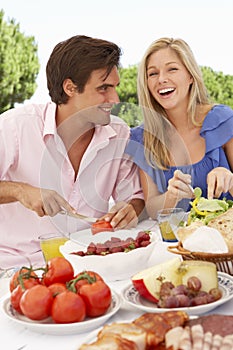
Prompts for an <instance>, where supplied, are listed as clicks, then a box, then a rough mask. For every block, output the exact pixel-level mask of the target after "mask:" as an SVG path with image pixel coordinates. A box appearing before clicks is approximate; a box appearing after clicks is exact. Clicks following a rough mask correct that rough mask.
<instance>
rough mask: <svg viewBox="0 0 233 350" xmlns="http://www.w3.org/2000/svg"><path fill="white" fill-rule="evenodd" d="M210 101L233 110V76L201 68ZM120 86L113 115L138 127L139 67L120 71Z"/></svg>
mask: <svg viewBox="0 0 233 350" xmlns="http://www.w3.org/2000/svg"><path fill="white" fill-rule="evenodd" d="M200 68H201V71H202V75H203V79H204V82H205V85H206V88H207V91H208V93H209V96H210V99H211V101H212V102H215V103H222V104H226V105H228V106H230V107H231V108H233V76H232V75H224V74H223V73H222V72H215V71H213V69H211V68H210V67H200ZM120 78H121V79H120V81H121V83H120V85H119V87H118V88H117V90H118V93H119V98H120V101H122V102H126V103H122V104H120V105H119V106H116V107H115V109H114V111H113V113H114V114H116V115H118V116H119V117H121V118H123V119H124V120H125V121H126V122H127V124H128V125H130V126H136V125H139V124H140V123H141V121H142V115H141V111H140V110H139V108H138V107H137V105H138V98H137V65H132V66H130V67H128V68H121V69H120Z"/></svg>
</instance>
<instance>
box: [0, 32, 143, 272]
mask: <svg viewBox="0 0 233 350" xmlns="http://www.w3.org/2000/svg"><path fill="white" fill-rule="evenodd" d="M120 54H121V52H120V49H119V47H118V46H117V45H115V44H114V43H111V42H108V41H105V40H100V39H94V38H90V37H86V36H74V37H72V38H70V39H68V40H66V41H64V42H61V43H59V44H58V45H56V46H55V48H54V50H53V52H52V54H51V56H50V58H49V60H48V63H47V67H46V74H47V85H48V90H49V94H50V97H51V100H52V102H49V103H47V104H46V105H26V106H23V107H20V108H16V109H12V110H10V111H7V112H5V113H4V114H3V115H2V116H1V117H0V159H1V162H0V180H1V181H0V237H1V238H0V268H7V267H8V268H9V267H14V266H21V265H24V264H26V263H28V262H30V263H31V264H35V265H36V264H37V265H38V264H42V263H43V257H42V253H41V250H40V247H39V241H38V236H39V235H40V234H43V233H47V232H56V231H59V232H62V233H63V234H67V235H68V234H69V233H71V232H74V231H78V230H80V229H83V228H87V227H89V226H88V224H87V223H86V222H85V221H80V220H77V219H74V218H72V217H69V216H68V215H61V214H60V213H61V212H64V211H66V212H71V213H72V212H74V211H77V212H79V213H80V214H83V215H87V216H92V217H96V218H102V217H103V218H104V219H105V220H106V221H110V222H111V224H112V226H113V227H114V228H115V229H120V228H129V227H132V226H135V225H136V224H137V221H138V216H139V214H140V213H141V211H142V209H143V207H144V200H143V195H142V191H141V187H140V183H139V178H138V172H137V171H138V170H137V168H136V166H135V165H134V164H133V163H132V162H131V161H130V159H129V157H128V156H127V155H125V154H124V149H125V146H126V143H127V140H128V138H129V128H128V126H127V125H126V124H125V123H124V122H123V121H122V120H121V119H119V118H117V117H114V116H111V115H110V112H111V109H112V107H113V105H114V104H115V103H118V102H119V98H118V95H117V92H116V87H117V86H118V84H119V75H118V67H119V60H120ZM110 198H113V200H114V201H115V205H114V206H113V207H112V208H111V209H110V210H109V200H110ZM106 213H107V214H106Z"/></svg>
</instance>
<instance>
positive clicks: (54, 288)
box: [48, 282, 67, 297]
mask: <svg viewBox="0 0 233 350" xmlns="http://www.w3.org/2000/svg"><path fill="white" fill-rule="evenodd" d="M48 289H49V290H50V291H51V292H52V294H53V297H56V296H57V295H58V294H60V293H62V292H65V291H66V290H67V288H66V285H65V283H59V282H57V283H53V284H50V286H48Z"/></svg>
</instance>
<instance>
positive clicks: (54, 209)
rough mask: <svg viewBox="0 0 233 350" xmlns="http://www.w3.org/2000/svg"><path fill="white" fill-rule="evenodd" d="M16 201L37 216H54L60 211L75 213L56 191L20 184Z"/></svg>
mask: <svg viewBox="0 0 233 350" xmlns="http://www.w3.org/2000/svg"><path fill="white" fill-rule="evenodd" d="M17 200H18V201H19V202H20V203H21V204H22V205H24V206H25V207H26V208H28V209H30V210H33V211H35V212H36V213H37V214H38V215H39V216H41V217H42V216H45V215H49V216H55V215H56V214H58V213H59V212H60V211H61V210H63V209H65V210H67V211H75V210H74V208H73V207H72V206H70V204H69V203H68V202H67V201H66V200H65V199H64V198H63V197H62V196H60V194H58V193H57V192H56V191H53V190H47V189H41V188H38V187H33V186H31V185H28V184H23V183H20V184H19V187H18V191H17Z"/></svg>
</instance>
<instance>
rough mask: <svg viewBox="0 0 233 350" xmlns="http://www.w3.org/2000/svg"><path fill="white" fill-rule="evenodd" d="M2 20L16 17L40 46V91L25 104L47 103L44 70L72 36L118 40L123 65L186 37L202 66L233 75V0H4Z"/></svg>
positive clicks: (2, 3)
mask: <svg viewBox="0 0 233 350" xmlns="http://www.w3.org/2000/svg"><path fill="white" fill-rule="evenodd" d="M0 10H3V11H4V20H5V21H9V20H11V19H14V20H15V22H16V23H18V24H19V26H20V31H21V32H22V33H24V35H25V36H34V38H35V42H36V43H37V45H38V57H39V61H40V65H41V67H40V72H39V75H38V78H37V84H38V88H37V90H36V92H35V94H34V95H33V97H32V98H31V99H30V100H29V101H26V103H31V102H33V103H44V102H47V101H48V100H49V95H48V90H47V85H46V75H45V67H46V63H47V61H48V58H49V56H50V53H51V52H52V50H53V48H54V46H55V45H56V44H57V43H59V42H60V41H63V40H65V39H68V38H69V37H71V36H73V35H79V34H80V35H88V36H92V37H96V38H101V39H106V40H110V41H113V42H115V43H116V44H118V45H119V46H120V47H121V49H122V58H121V64H122V66H123V67H129V66H131V65H134V64H138V63H139V62H140V60H141V58H142V56H143V54H144V52H145V50H146V49H147V47H148V46H149V45H150V44H151V43H152V42H153V41H154V40H156V39H158V38H160V37H163V36H169V37H174V38H178V37H179V38H182V39H184V40H185V41H186V42H187V43H188V44H189V46H190V47H191V49H192V51H193V53H194V55H195V57H196V59H197V62H198V64H199V65H201V66H207V67H211V68H212V69H213V70H214V71H216V72H220V71H221V72H223V73H224V74H230V75H233V36H232V27H233V1H232V0H195V1H189V0H165V1H164V0H115V1H111V0H67V2H66V1H58V0H37V1H36V0H1V1H0Z"/></svg>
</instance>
